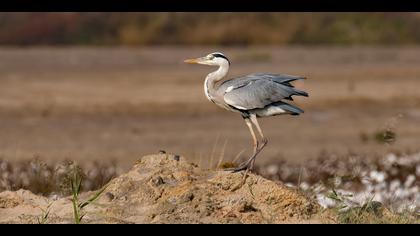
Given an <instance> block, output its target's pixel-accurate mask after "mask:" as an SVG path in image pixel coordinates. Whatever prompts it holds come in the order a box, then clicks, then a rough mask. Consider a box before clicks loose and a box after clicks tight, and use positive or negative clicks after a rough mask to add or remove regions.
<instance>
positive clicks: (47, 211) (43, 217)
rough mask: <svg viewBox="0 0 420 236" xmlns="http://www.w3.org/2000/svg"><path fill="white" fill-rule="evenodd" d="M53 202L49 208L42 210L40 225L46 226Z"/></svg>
mask: <svg viewBox="0 0 420 236" xmlns="http://www.w3.org/2000/svg"><path fill="white" fill-rule="evenodd" d="M52 204H53V203H52V202H51V203H50V204H48V206H47V208H45V209H42V208H41V215H40V216H39V217H38V218H37V221H38V224H45V223H46V222H47V220H48V216H49V215H50V211H51V206H52Z"/></svg>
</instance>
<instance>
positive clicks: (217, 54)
mask: <svg viewBox="0 0 420 236" xmlns="http://www.w3.org/2000/svg"><path fill="white" fill-rule="evenodd" d="M211 55H213V56H214V57H221V58H224V59H226V61H228V62H229V65H230V61H229V59H228V58H227V57H225V56H224V55H222V54H219V53H214V54H211Z"/></svg>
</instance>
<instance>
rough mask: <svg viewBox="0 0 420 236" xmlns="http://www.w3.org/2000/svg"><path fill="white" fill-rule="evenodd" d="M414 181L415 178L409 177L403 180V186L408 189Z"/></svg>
mask: <svg viewBox="0 0 420 236" xmlns="http://www.w3.org/2000/svg"><path fill="white" fill-rule="evenodd" d="M414 181H416V177H415V176H414V175H409V176H408V177H407V179H406V180H405V183H404V186H405V187H406V188H408V187H410V186H411V185H412V184H413V183H414Z"/></svg>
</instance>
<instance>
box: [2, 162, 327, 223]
mask: <svg viewBox="0 0 420 236" xmlns="http://www.w3.org/2000/svg"><path fill="white" fill-rule="evenodd" d="M242 177H243V174H242V173H229V172H225V171H209V170H202V169H200V168H198V167H197V166H196V165H195V164H192V163H188V162H186V161H185V160H184V158H182V157H179V156H175V155H170V154H159V155H149V156H145V157H143V158H141V159H140V160H139V161H138V162H137V163H136V164H135V165H134V167H133V168H132V169H131V170H130V171H129V172H127V173H126V174H123V175H121V176H119V177H117V178H115V179H113V180H112V181H111V182H110V184H109V185H108V187H107V188H106V190H105V192H104V193H103V194H102V195H101V196H100V197H99V198H98V199H97V201H96V202H95V203H94V204H91V205H89V206H88V207H87V208H86V209H85V213H86V215H85V217H84V218H83V222H84V223H300V222H305V223H308V222H313V223H318V222H320V221H319V219H320V217H319V216H320V214H319V210H320V208H319V206H318V205H317V203H315V202H313V201H311V200H309V199H308V198H307V197H305V196H304V195H302V194H301V193H299V192H298V191H296V190H294V189H291V188H289V187H286V186H283V185H279V184H277V183H274V182H272V181H269V180H267V179H264V178H262V177H260V176H257V175H254V174H250V175H249V176H248V178H247V179H246V182H245V183H244V184H243V185H242V184H241V182H242ZM91 195H92V193H84V194H82V195H81V198H82V199H87V198H88V197H89V196H91ZM49 204H51V206H50V214H49V216H48V219H47V221H46V223H72V222H73V209H72V203H71V198H70V197H68V198H62V199H59V200H56V201H51V202H48V200H47V199H46V198H43V197H40V196H36V195H34V194H32V193H30V192H28V191H23V190H19V191H17V192H3V193H0V222H2V223H36V222H37V219H38V218H39V217H40V216H41V215H42V210H46V209H47V206H48V205H49ZM322 218H324V217H322Z"/></svg>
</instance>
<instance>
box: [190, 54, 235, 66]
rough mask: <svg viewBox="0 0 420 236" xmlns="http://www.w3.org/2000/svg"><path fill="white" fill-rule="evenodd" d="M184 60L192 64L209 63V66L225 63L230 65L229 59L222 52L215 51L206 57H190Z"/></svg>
mask: <svg viewBox="0 0 420 236" xmlns="http://www.w3.org/2000/svg"><path fill="white" fill-rule="evenodd" d="M184 62H186V63H190V64H202V65H209V66H223V65H230V61H229V59H228V58H227V57H226V56H225V55H223V53H221V52H213V53H210V54H209V55H207V56H205V57H199V58H195V59H188V60H185V61H184Z"/></svg>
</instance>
